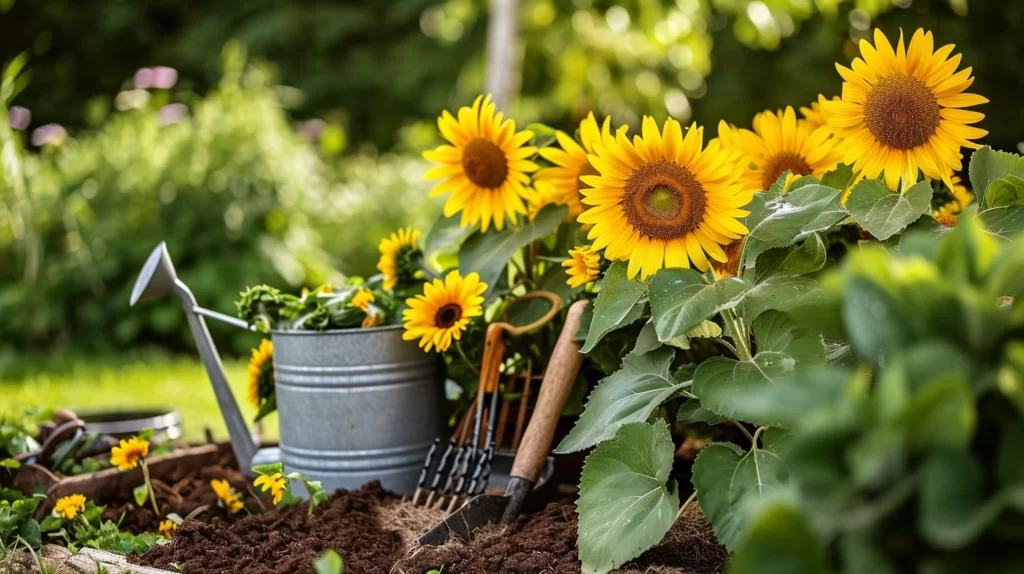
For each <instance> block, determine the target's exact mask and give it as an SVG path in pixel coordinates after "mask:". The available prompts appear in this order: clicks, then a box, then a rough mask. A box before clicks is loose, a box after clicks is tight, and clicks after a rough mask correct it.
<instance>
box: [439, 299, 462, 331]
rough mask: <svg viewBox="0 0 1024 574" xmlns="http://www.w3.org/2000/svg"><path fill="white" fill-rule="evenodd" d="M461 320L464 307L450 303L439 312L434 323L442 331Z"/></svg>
mask: <svg viewBox="0 0 1024 574" xmlns="http://www.w3.org/2000/svg"><path fill="white" fill-rule="evenodd" d="M461 318H462V307H460V306H458V305H456V304H455V303H448V304H447V305H445V306H444V307H441V308H440V309H438V310H437V313H436V314H435V315H434V323H435V324H436V325H437V326H438V327H440V328H442V329H447V328H449V327H451V326H452V325H454V324H455V323H456V322H458V320H459V319H461Z"/></svg>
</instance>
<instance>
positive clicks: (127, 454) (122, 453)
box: [110, 436, 149, 470]
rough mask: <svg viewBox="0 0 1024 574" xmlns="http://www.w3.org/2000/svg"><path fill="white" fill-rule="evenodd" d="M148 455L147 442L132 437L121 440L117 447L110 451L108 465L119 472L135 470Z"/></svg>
mask: <svg viewBox="0 0 1024 574" xmlns="http://www.w3.org/2000/svg"><path fill="white" fill-rule="evenodd" d="M148 454H149V441H148V440H143V439H140V438H139V437H134V436H133V437H132V438H130V439H128V440H124V439H122V440H121V444H120V445H119V446H115V447H114V448H112V449H110V464H112V465H114V466H116V467H117V468H118V469H120V470H128V469H130V468H135V467H136V466H138V465H139V463H140V462H142V459H144V458H146V455H148Z"/></svg>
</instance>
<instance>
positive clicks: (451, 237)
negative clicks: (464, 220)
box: [423, 216, 476, 258]
mask: <svg viewBox="0 0 1024 574" xmlns="http://www.w3.org/2000/svg"><path fill="white" fill-rule="evenodd" d="M474 229H476V228H475V227H474V226H472V225H467V226H466V227H462V225H461V217H459V216H454V217H438V218H437V221H435V222H434V225H433V227H431V228H430V232H429V233H427V240H426V242H424V244H423V253H425V254H426V256H427V257H428V258H433V257H436V256H438V255H441V254H444V253H455V252H456V251H458V250H459V246H460V245H462V242H463V241H465V240H466V238H467V237H469V234H471V233H473V230H474Z"/></svg>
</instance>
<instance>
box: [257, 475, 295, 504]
mask: <svg viewBox="0 0 1024 574" xmlns="http://www.w3.org/2000/svg"><path fill="white" fill-rule="evenodd" d="M252 484H253V486H255V487H257V488H260V489H262V490H263V492H270V493H271V494H273V495H274V504H277V503H279V502H281V499H282V498H284V493H285V492H287V491H288V479H286V478H285V477H284V475H283V474H281V473H280V472H275V473H274V474H272V475H269V476H268V475H265V474H261V475H260V476H257V477H256V480H255V481H253V483H252Z"/></svg>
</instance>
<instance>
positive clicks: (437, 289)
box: [402, 271, 487, 352]
mask: <svg viewBox="0 0 1024 574" xmlns="http://www.w3.org/2000/svg"><path fill="white" fill-rule="evenodd" d="M485 291H487V285H486V284H484V283H483V282H481V281H480V275H479V274H477V273H475V272H474V273H470V274H469V275H466V276H465V277H462V276H461V275H460V274H459V272H458V271H452V272H451V273H449V274H448V275H446V276H445V278H444V280H443V281H442V280H441V279H434V281H433V282H431V283H427V284H425V285H423V294H421V295H417V296H416V297H413V298H410V299H406V300H405V304H406V305H408V306H409V308H408V309H406V310H404V311H402V318H403V319H404V321H405V333H403V334H402V338H403V339H405V340H406V341H413V340H416V339H419V340H420V342H419V345H420V347H422V348H423V350H424V351H428V352H429V351H430V350H431V349H433V348H436V349H437V350H438V351H440V352H444V351H447V350H448V347H450V346H451V344H452V341H453V340H455V341H458V340H459V338H461V337H462V333H463V332H464V331H465V330H466V329H467V328H468V326H469V322H470V321H471V320H472V319H473V317H479V316H480V315H483V314H484V309H483V303H484V298H483V294H484V292H485Z"/></svg>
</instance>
